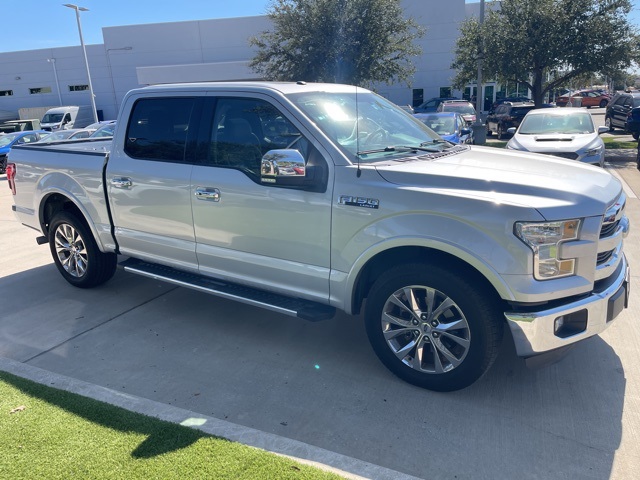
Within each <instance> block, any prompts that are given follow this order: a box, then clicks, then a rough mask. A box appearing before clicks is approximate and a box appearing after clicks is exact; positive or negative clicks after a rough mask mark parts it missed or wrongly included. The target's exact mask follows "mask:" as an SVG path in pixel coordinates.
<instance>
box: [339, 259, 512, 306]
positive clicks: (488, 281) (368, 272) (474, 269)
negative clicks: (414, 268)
mask: <svg viewBox="0 0 640 480" xmlns="http://www.w3.org/2000/svg"><path fill="white" fill-rule="evenodd" d="M416 261H418V262H422V263H425V264H431V265H439V266H441V267H446V268H450V269H454V270H457V271H459V272H460V275H462V276H464V277H465V278H468V279H469V280H470V281H471V282H472V283H473V284H474V285H478V286H479V288H481V289H483V290H485V291H487V292H488V294H490V295H494V296H495V298H496V299H497V300H499V301H500V300H501V299H504V298H511V297H512V295H511V293H510V292H509V289H508V287H507V285H506V284H505V283H504V282H503V281H502V280H501V279H500V278H499V276H498V275H497V274H495V272H492V271H491V270H490V269H489V267H487V266H484V267H482V266H480V265H478V266H474V265H472V263H470V262H469V261H468V260H465V259H462V258H460V257H459V256H456V255H454V254H453V253H450V252H446V251H444V250H439V249H437V248H432V247H425V246H399V247H393V248H389V249H387V250H384V251H381V252H379V253H377V254H376V255H374V256H372V257H371V258H369V259H368V260H367V261H366V263H365V264H364V265H363V267H362V268H361V269H360V271H359V272H358V275H357V277H356V279H355V282H354V285H353V288H352V290H351V303H350V308H351V313H353V314H358V313H360V311H361V309H362V304H363V302H364V300H365V299H366V298H367V296H368V294H369V291H370V290H371V287H372V285H373V284H374V282H375V281H376V279H377V278H378V277H379V276H380V275H382V274H383V273H384V271H385V270H387V269H388V268H389V267H390V266H392V265H398V264H400V263H410V262H416ZM474 263H475V262H474Z"/></svg>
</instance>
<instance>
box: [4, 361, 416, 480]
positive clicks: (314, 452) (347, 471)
mask: <svg viewBox="0 0 640 480" xmlns="http://www.w3.org/2000/svg"><path fill="white" fill-rule="evenodd" d="M0 370H1V371H4V372H7V373H11V374H13V375H16V376H18V377H22V378H25V379H27V380H31V381H33V382H37V383H40V384H43V385H47V386H50V387H53V388H57V389H59V390H64V391H67V392H71V393H76V394H78V395H82V396H83V397H88V398H92V399H94V400H98V401H101V402H104V403H108V404H111V405H115V406H117V407H121V408H124V409H126V410H129V411H132V412H135V413H140V414H143V415H147V416H150V417H154V418H158V419H160V420H164V421H167V422H171V423H177V424H180V425H183V426H186V427H190V428H195V429H197V430H200V431H202V432H205V433H207V434H209V435H214V436H216V437H222V438H226V439H228V440H231V441H234V442H237V443H242V444H244V445H248V446H251V447H255V448H259V449H261V450H266V451H269V452H272V453H276V454H279V455H283V456H286V457H289V458H292V459H293V460H295V461H298V462H300V463H304V464H306V465H311V466H314V467H316V468H320V469H322V470H325V471H329V472H332V473H335V474H337V475H341V476H343V477H344V478H347V479H349V480H362V479H376V480H378V479H379V480H420V479H419V478H418V477H414V476H411V475H406V474H403V473H401V472H397V471H395V470H391V469H388V468H385V467H381V466H379V465H374V464H372V463H368V462H365V461H362V460H358V459H356V458H352V457H348V456H346V455H342V454H339V453H335V452H331V451H329V450H325V449H323V448H320V447H315V446H313V445H309V444H307V443H303V442H300V441H297V440H292V439H289V438H286V437H281V436H279V435H276V434H273V433H267V432H263V431H261V430H256V429H253V428H250V427H244V426H242V425H237V424H234V423H231V422H227V421H225V420H220V419H218V418H214V417H209V416H207V415H202V414H200V413H196V412H192V411H190V410H185V409H183V408H178V407H172V406H170V405H166V404H164V403H160V402H155V401H153V400H148V399H145V398H141V397H136V396H134V395H129V394H126V393H122V392H117V391H115V390H111V389H109V388H105V387H101V386H99V385H94V384H91V383H88V382H83V381H81V380H76V379H73V378H70V377H67V376H64V375H59V374H57V373H53V372H49V371H46V370H43V369H41V368H37V367H32V366H30V365H27V364H25V363H21V362H17V361H15V360H11V359H9V358H5V357H1V356H0Z"/></svg>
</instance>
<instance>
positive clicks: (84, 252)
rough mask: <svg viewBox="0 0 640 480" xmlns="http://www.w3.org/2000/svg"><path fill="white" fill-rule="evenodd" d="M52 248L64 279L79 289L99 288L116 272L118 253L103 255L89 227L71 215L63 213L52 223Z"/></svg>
mask: <svg viewBox="0 0 640 480" xmlns="http://www.w3.org/2000/svg"><path fill="white" fill-rule="evenodd" d="M49 248H50V249H51V255H52V256H53V261H54V262H55V264H56V267H58V270H59V271H60V273H61V274H62V276H63V277H64V279H65V280H66V281H67V282H69V283H70V284H71V285H74V286H76V287H80V288H90V287H95V286H97V285H100V284H102V283H104V282H106V281H107V280H109V279H110V278H111V277H112V276H113V274H114V273H115V271H116V267H117V256H116V254H115V253H103V252H101V251H100V249H99V248H98V244H97V243H96V241H95V239H94V238H93V235H92V234H91V231H90V230H89V228H88V227H87V225H86V224H85V223H84V222H83V221H82V220H80V219H78V218H77V217H76V216H75V215H74V214H73V213H71V212H60V213H58V214H57V215H56V216H55V217H54V218H53V220H52V221H51V224H50V226H49Z"/></svg>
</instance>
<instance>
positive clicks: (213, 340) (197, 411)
mask: <svg viewBox="0 0 640 480" xmlns="http://www.w3.org/2000/svg"><path fill="white" fill-rule="evenodd" d="M634 154H635V151H630V155H634ZM607 169H609V171H610V172H612V174H614V175H616V176H618V177H619V178H620V179H622V180H623V181H624V185H625V189H626V191H627V195H628V206H627V213H628V215H629V217H630V219H631V224H632V229H631V234H630V235H629V237H628V238H627V240H626V245H625V248H626V254H627V257H628V258H629V260H630V263H631V268H632V284H633V285H634V287H632V288H631V299H630V308H628V309H627V310H625V311H624V312H623V313H622V314H621V315H620V317H619V318H618V319H617V320H616V321H615V322H614V323H613V325H612V326H611V327H610V328H609V329H608V330H606V331H605V332H604V333H603V334H602V335H601V336H600V337H595V338H592V339H589V340H587V341H585V342H582V343H581V344H579V345H578V346H577V347H576V348H574V349H573V350H572V351H571V353H570V354H569V355H568V356H567V357H566V358H564V359H563V360H562V361H560V362H559V363H557V364H554V365H551V366H549V367H546V368H543V369H540V370H535V371H534V370H529V369H527V368H526V367H525V366H524V364H523V362H522V361H521V360H520V359H518V358H517V357H516V356H515V353H514V350H513V346H512V345H511V344H510V343H509V341H508V340H505V342H504V344H503V348H502V350H501V352H500V356H499V358H498V360H497V362H496V364H495V365H494V367H493V368H492V370H491V371H490V372H489V374H488V375H487V376H485V377H484V378H483V379H482V380H481V381H480V382H478V383H476V384H474V385H473V386H471V387H470V388H468V389H466V390H463V391H460V392H455V393H447V394H442V393H435V392H430V391H426V390H422V389H419V388H416V387H413V386H411V385H408V384H406V383H404V382H402V381H400V380H398V379H397V378H395V377H394V376H393V375H392V374H391V373H389V372H388V371H387V370H386V369H385V368H384V367H383V366H382V365H381V364H380V363H379V361H378V360H377V358H376V357H375V355H374V354H373V352H372V350H371V348H370V347H369V345H368V341H367V338H366V334H365V331H364V327H363V324H362V321H361V319H360V318H358V317H348V316H346V315H340V314H339V315H337V316H336V318H334V319H332V320H329V321H325V322H320V323H307V322H303V321H299V320H296V319H293V318H289V317H285V316H281V315H277V314H275V313H271V312H267V311H263V310H259V309H256V308H252V307H249V306H244V305H240V304H237V303H233V302H231V301H226V300H223V299H218V298H214V297H211V296H208V295H205V294H202V293H198V292H195V291H191V290H187V289H183V288H178V287H174V286H170V285H167V284H163V283H160V282H157V281H153V280H150V279H145V278H142V277H137V276H134V275H131V274H128V273H126V272H123V271H118V272H117V273H116V276H115V277H114V279H113V280H111V281H110V282H108V283H107V284H106V285H103V286H102V287H99V288H96V289H93V290H79V289H76V288H73V287H71V286H70V285H69V284H67V283H66V282H65V281H64V280H63V279H62V277H61V276H60V274H59V273H58V271H57V270H56V268H55V266H54V265H53V263H52V260H51V257H50V253H49V249H48V247H47V246H38V245H36V242H35V238H36V236H37V235H38V234H37V232H35V231H32V230H29V229H27V228H25V227H23V226H21V225H20V224H18V222H17V221H16V219H15V217H14V215H13V213H12V212H11V204H12V203H13V202H12V198H11V194H10V191H9V189H8V188H6V186H5V185H6V184H5V182H4V176H0V187H1V188H0V251H2V255H0V292H1V293H0V298H1V299H2V300H1V302H2V307H1V310H0V312H1V313H0V357H2V361H1V362H0V368H4V369H7V370H10V371H16V372H17V371H23V372H28V373H29V374H30V375H31V376H32V377H34V378H40V379H41V381H44V382H46V383H51V384H54V386H58V387H63V388H67V386H68V385H71V384H72V383H73V381H78V382H79V384H80V385H81V386H82V388H80V391H82V392H84V393H85V394H88V395H90V394H93V393H95V392H101V393H102V394H103V395H104V398H112V399H116V401H119V402H121V403H122V404H123V405H125V406H126V405H131V406H136V405H151V406H154V407H155V408H157V409H158V411H161V410H162V411H165V412H166V411H167V410H166V409H169V410H170V409H172V408H175V410H173V412H174V417H173V418H174V420H175V421H183V420H188V418H187V417H189V418H193V417H198V418H200V419H204V420H203V421H204V422H209V423H210V424H212V425H213V427H214V430H213V431H214V432H216V431H217V432H222V435H223V436H225V435H224V432H232V433H231V434H229V435H227V437H228V438H232V439H237V440H240V441H246V443H248V444H253V445H257V446H263V447H265V448H268V449H271V450H274V451H279V452H283V453H287V454H289V455H293V456H296V457H299V458H307V459H310V460H314V461H320V462H322V463H326V464H328V465H331V466H333V467H336V468H339V469H341V470H343V471H346V472H350V473H353V474H356V475H361V476H363V477H368V478H389V479H396V478H402V477H403V476H404V475H406V476H413V477H417V478H423V479H433V478H436V479H513V478H519V479H550V478H554V479H577V478H580V479H629V478H636V477H637V476H638V472H640V451H639V450H638V447H637V446H638V444H640V324H639V322H640V315H639V312H640V288H638V285H640V283H638V282H639V281H640V279H639V278H638V275H639V274H640V243H639V239H640V232H639V230H638V228H635V226H636V225H640V202H639V201H638V195H640V172H639V171H638V170H637V169H636V168H635V163H634V159H633V157H631V156H629V157H625V156H624V155H622V156H618V157H616V158H610V159H609V161H608V163H607ZM69 388H71V387H69ZM137 399H142V400H143V401H142V403H140V402H138V401H137ZM147 401H148V402H147ZM165 407H166V409H165ZM163 409H165V410H163ZM176 412H177V413H176ZM149 413H151V414H154V413H155V411H150V412H149ZM183 417H184V418H183ZM196 423H197V422H196ZM215 427H219V428H220V429H221V430H215ZM225 428H226V429H227V430H225ZM261 435H262V437H261ZM258 437H259V438H262V440H258V441H256V440H255V439H256V438H258ZM265 438H266V440H265ZM318 452H321V453H322V452H324V453H326V455H324V456H323V455H321V454H319V453H318ZM212 461H215V460H212Z"/></svg>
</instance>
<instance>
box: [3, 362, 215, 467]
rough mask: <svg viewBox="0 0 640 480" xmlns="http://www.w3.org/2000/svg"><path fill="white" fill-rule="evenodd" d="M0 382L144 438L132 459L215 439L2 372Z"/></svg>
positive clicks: (82, 416) (108, 426)
mask: <svg viewBox="0 0 640 480" xmlns="http://www.w3.org/2000/svg"><path fill="white" fill-rule="evenodd" d="M0 379H1V380H3V381H5V382H6V383H8V384H10V385H12V386H14V387H15V388H17V389H18V390H20V391H21V392H23V393H24V394H26V395H29V396H31V397H34V398H37V399H40V400H42V401H45V402H47V403H48V404H50V405H55V406H56V407H59V408H61V409H62V410H64V411H66V412H68V413H70V414H72V415H75V416H78V417H81V418H83V419H85V420H87V421H89V422H92V423H94V424H96V425H100V426H102V427H106V428H109V429H111V430H116V431H119V432H122V433H131V432H135V433H137V434H141V435H145V436H146V438H145V440H144V441H143V442H142V443H140V445H138V447H137V448H136V449H135V450H133V451H132V452H131V456H132V457H133V458H138V459H146V458H153V457H156V456H159V455H163V454H165V453H170V452H174V451H177V450H181V449H183V448H187V447H189V446H190V445H193V444H194V443H195V442H197V441H198V440H199V439H201V438H212V435H208V434H206V433H204V432H202V431H200V430H197V429H193V428H189V427H185V426H182V425H178V424H174V423H170V422H166V421H163V420H159V419H157V418H153V417H149V416H145V415H142V414H140V413H134V412H131V411H129V410H125V409H124V408H121V407H117V406H114V405H110V404H108V403H104V402H101V401H98V400H94V399H92V398H88V397H83V396H82V395H78V394H76V393H71V392H67V391H65V390H59V389H56V388H53V387H49V386H46V385H42V384H39V383H35V382H33V381H31V380H26V379H24V378H21V377H18V376H15V375H13V374H10V373H7V372H0ZM216 438H217V437H216Z"/></svg>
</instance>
